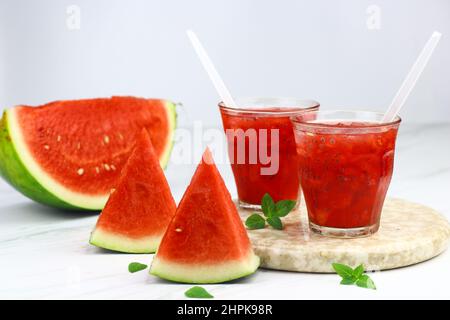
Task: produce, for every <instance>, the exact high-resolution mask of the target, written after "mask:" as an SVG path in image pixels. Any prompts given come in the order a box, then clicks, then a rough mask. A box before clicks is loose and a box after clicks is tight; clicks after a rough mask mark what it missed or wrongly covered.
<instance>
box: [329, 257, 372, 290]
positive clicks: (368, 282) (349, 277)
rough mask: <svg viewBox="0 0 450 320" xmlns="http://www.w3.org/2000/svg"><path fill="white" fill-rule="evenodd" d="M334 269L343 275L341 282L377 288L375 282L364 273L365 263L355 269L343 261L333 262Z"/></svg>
mask: <svg viewBox="0 0 450 320" xmlns="http://www.w3.org/2000/svg"><path fill="white" fill-rule="evenodd" d="M332 266H333V269H334V270H335V271H336V273H337V274H338V275H340V276H341V277H342V280H341V284H343V285H349V284H356V285H357V286H358V287H361V288H367V289H373V290H376V287H375V283H374V282H373V280H372V279H371V278H370V277H369V276H368V275H367V274H364V265H362V264H360V265H359V266H357V267H356V268H355V269H352V268H351V267H349V266H346V265H345V264H341V263H333V264H332Z"/></svg>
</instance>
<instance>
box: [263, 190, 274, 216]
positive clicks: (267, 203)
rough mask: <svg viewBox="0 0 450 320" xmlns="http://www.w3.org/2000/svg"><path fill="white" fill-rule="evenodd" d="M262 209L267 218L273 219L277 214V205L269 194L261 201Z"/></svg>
mask: <svg viewBox="0 0 450 320" xmlns="http://www.w3.org/2000/svg"><path fill="white" fill-rule="evenodd" d="M261 209H262V211H263V213H264V215H265V216H266V217H271V216H272V215H273V213H274V212H275V203H274V202H273V199H272V197H271V196H270V195H269V194H268V193H266V194H265V195H264V196H263V198H262V200H261Z"/></svg>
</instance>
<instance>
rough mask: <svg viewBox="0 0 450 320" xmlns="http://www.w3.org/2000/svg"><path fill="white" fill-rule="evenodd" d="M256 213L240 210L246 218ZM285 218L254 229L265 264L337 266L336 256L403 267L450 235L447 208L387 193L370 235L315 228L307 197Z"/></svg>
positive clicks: (302, 268) (376, 266)
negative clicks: (332, 234)
mask: <svg viewBox="0 0 450 320" xmlns="http://www.w3.org/2000/svg"><path fill="white" fill-rule="evenodd" d="M251 213H252V212H251V211H246V210H240V214H241V217H242V219H243V220H244V221H245V219H246V218H247V216H249V215H250V214H251ZM282 220H283V224H284V229H283V230H275V229H273V228H271V227H266V228H265V229H260V230H248V233H249V236H250V239H251V241H252V243H253V247H254V249H255V253H256V254H257V255H258V256H259V257H260V258H261V267H263V268H268V269H276V270H288V271H298V272H333V270H332V268H331V263H333V262H339V263H345V264H347V265H351V266H356V265H358V264H360V263H363V264H364V266H365V268H366V270H384V269H392V268H399V267H404V266H408V265H411V264H415V263H418V262H422V261H425V260H428V259H430V258H432V257H435V256H437V255H438V254H440V253H442V252H443V251H444V250H445V249H446V248H447V244H448V240H449V238H450V225H449V223H448V221H447V220H446V219H445V218H444V217H443V216H442V215H441V214H439V213H438V212H436V211H434V210H433V209H431V208H428V207H426V206H423V205H420V204H415V203H411V202H408V201H405V200H400V199H386V201H385V205H384V209H383V213H382V215H381V226H380V229H379V231H378V232H377V233H376V234H375V235H372V236H370V237H366V238H358V239H336V238H328V237H324V236H320V235H317V234H314V233H312V232H311V231H310V230H309V227H308V220H307V215H306V207H305V206H304V201H303V199H302V205H301V206H300V208H299V210H297V211H295V212H291V213H290V214H289V215H288V216H287V217H285V218H283V219H282Z"/></svg>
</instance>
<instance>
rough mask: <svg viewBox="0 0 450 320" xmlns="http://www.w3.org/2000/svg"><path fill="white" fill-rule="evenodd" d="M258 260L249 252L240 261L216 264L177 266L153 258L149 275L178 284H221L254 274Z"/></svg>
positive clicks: (156, 257)
mask: <svg viewBox="0 0 450 320" xmlns="http://www.w3.org/2000/svg"><path fill="white" fill-rule="evenodd" d="M259 264H260V259H259V257H258V256H257V255H255V254H254V253H253V250H250V251H249V253H248V255H247V256H246V257H245V258H243V259H240V260H233V261H230V262H220V263H218V264H210V263H209V264H201V263H197V264H196V265H190V264H179V263H174V262H170V261H167V260H165V259H164V260H163V259H161V258H159V257H158V256H157V255H156V256H154V257H153V261H152V265H151V267H150V272H149V273H150V274H152V275H154V276H157V277H159V278H162V279H165V280H169V281H173V282H180V283H195V284H207V283H223V282H228V281H232V280H235V279H239V278H243V277H246V276H249V275H251V274H253V273H255V272H256V270H257V269H258V267H259Z"/></svg>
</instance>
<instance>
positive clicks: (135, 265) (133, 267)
mask: <svg viewBox="0 0 450 320" xmlns="http://www.w3.org/2000/svg"><path fill="white" fill-rule="evenodd" d="M145 269H147V265H146V264H143V263H139V262H132V263H130V264H129V265H128V271H129V272H131V273H135V272H138V271H141V270H145Z"/></svg>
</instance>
